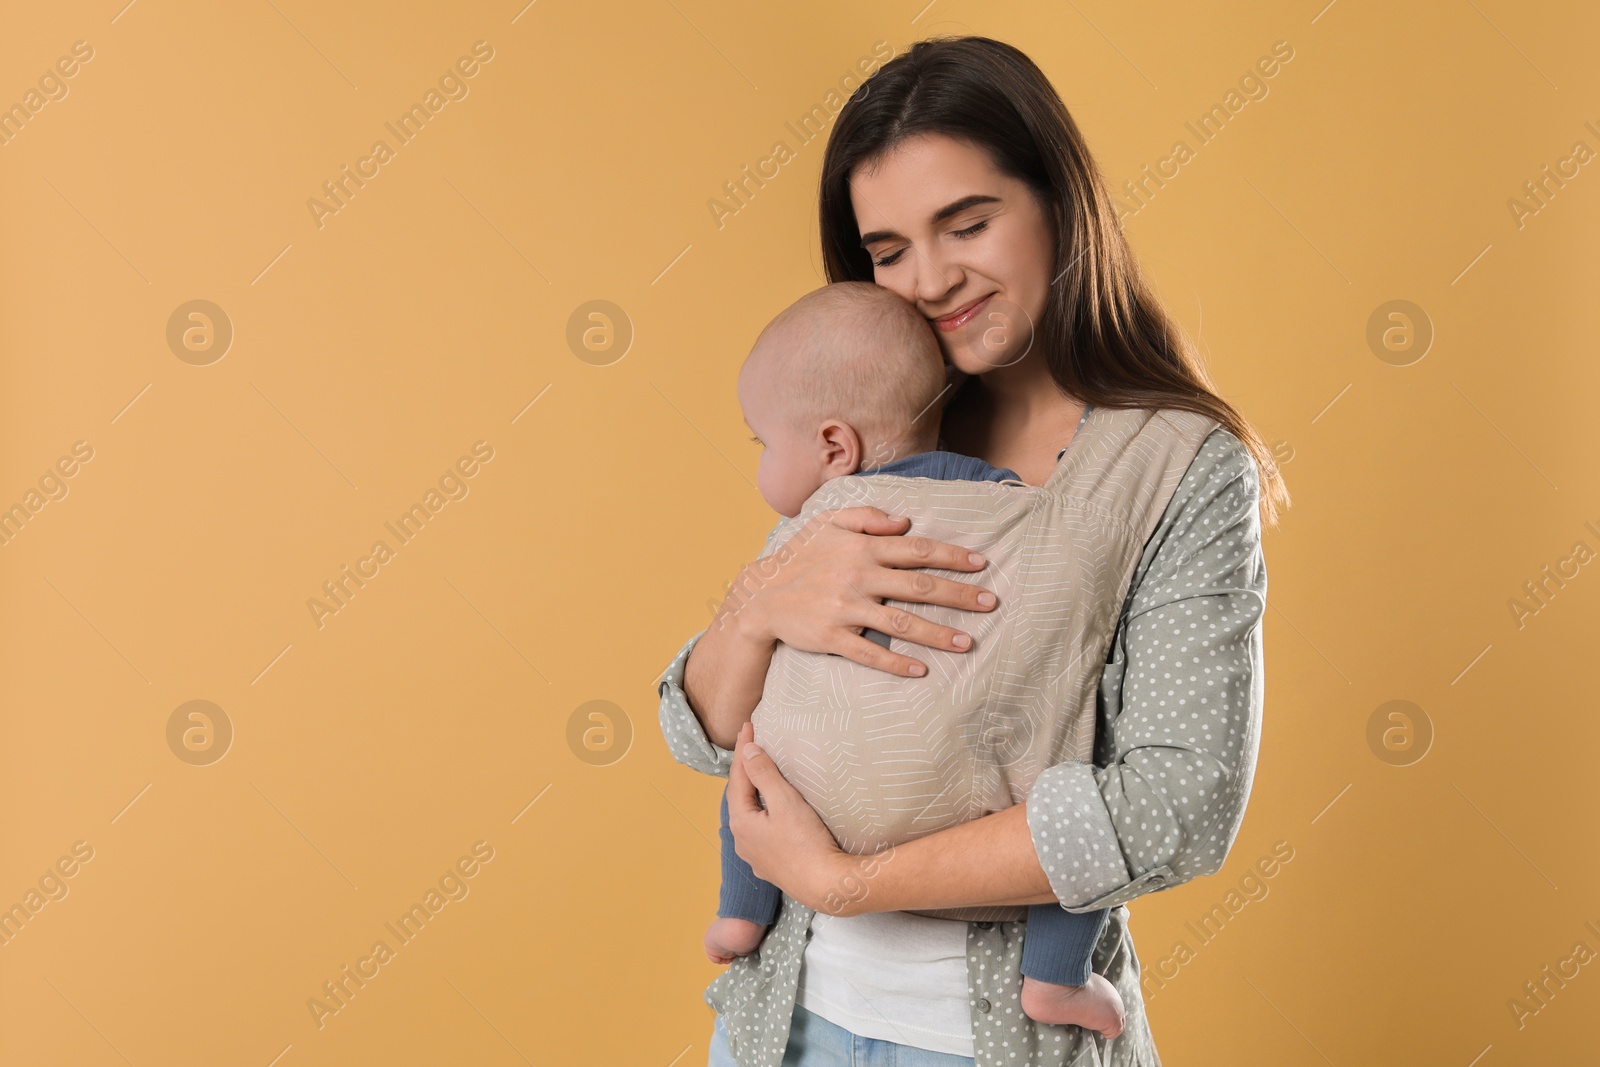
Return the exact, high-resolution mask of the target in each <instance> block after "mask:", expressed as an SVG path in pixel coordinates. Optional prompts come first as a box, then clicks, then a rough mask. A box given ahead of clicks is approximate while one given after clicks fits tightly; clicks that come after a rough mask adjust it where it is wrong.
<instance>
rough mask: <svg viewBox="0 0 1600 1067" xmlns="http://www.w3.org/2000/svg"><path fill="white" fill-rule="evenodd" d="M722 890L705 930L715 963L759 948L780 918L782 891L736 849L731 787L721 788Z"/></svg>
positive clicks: (746, 954) (710, 958)
mask: <svg viewBox="0 0 1600 1067" xmlns="http://www.w3.org/2000/svg"><path fill="white" fill-rule="evenodd" d="M719 833H720V836H721V838H722V889H721V893H720V896H719V898H718V901H717V918H716V919H715V920H714V921H713V922H712V923H711V926H710V927H709V928H707V930H706V939H705V941H706V944H705V947H706V958H707V959H709V960H711V962H712V963H732V962H733V960H734V958H735V957H736V956H748V955H749V954H750V953H752V952H754V951H755V950H756V946H757V945H759V944H760V943H761V938H762V937H763V936H764V935H765V934H766V932H767V927H769V926H771V925H772V920H773V919H775V918H777V915H778V905H779V904H780V903H781V902H782V897H783V893H782V890H780V889H779V888H778V887H777V886H775V885H773V884H772V883H771V882H764V881H762V880H761V879H760V878H757V877H756V874H755V872H754V871H752V870H751V869H750V865H749V864H748V863H746V862H745V861H744V860H742V859H740V858H739V854H738V853H737V852H736V851H734V847H733V831H732V830H730V829H728V790H727V788H726V787H724V788H723V790H722V828H721V830H720V831H719Z"/></svg>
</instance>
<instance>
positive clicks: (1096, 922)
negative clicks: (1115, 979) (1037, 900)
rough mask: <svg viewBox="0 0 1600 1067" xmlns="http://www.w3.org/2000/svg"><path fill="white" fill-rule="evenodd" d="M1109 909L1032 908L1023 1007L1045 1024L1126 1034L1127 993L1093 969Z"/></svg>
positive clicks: (1110, 1035)
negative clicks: (1124, 998) (1080, 911)
mask: <svg viewBox="0 0 1600 1067" xmlns="http://www.w3.org/2000/svg"><path fill="white" fill-rule="evenodd" d="M1109 914H1110V911H1109V909H1101V910H1100V911H1091V912H1086V913H1084V914H1082V915H1079V914H1075V913H1073V912H1070V911H1067V910H1066V909H1065V908H1063V907H1061V905H1059V904H1035V905H1033V906H1032V907H1030V908H1029V909H1028V928H1027V931H1026V933H1024V935H1023V941H1022V1010H1023V1013H1024V1014H1026V1015H1027V1016H1028V1018H1030V1019H1033V1020H1034V1021H1036V1022H1041V1023H1057V1024H1061V1025H1070V1026H1081V1027H1084V1028H1085V1029H1088V1030H1095V1031H1098V1032H1099V1033H1100V1035H1101V1036H1103V1037H1105V1038H1108V1039H1109V1038H1113V1037H1116V1036H1117V1035H1118V1034H1120V1033H1122V1027H1123V1024H1124V1022H1125V1019H1124V1009H1123V1004H1122V994H1120V993H1118V992H1117V988H1116V986H1114V985H1112V984H1111V983H1110V982H1108V981H1106V979H1105V978H1104V977H1103V976H1101V975H1098V974H1095V973H1094V972H1093V971H1091V970H1090V969H1089V960H1090V958H1091V957H1092V956H1093V955H1094V947H1095V944H1096V943H1097V942H1098V941H1099V940H1100V934H1101V933H1102V931H1103V930H1104V929H1105V923H1106V917H1107V916H1108V915H1109Z"/></svg>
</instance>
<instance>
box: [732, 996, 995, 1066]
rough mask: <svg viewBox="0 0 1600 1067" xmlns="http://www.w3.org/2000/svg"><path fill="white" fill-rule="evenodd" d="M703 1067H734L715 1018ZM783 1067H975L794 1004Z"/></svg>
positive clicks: (966, 1059)
mask: <svg viewBox="0 0 1600 1067" xmlns="http://www.w3.org/2000/svg"><path fill="white" fill-rule="evenodd" d="M706 1067H738V1065H737V1064H736V1063H734V1061H733V1056H732V1055H731V1054H730V1053H729V1052H728V1034H727V1031H726V1029H725V1028H724V1026H723V1023H722V1016H720V1015H719V1016H717V1021H716V1023H715V1024H714V1025H713V1026H712V1028H711V1058H710V1059H709V1060H708V1061H707V1064H706ZM783 1067H975V1065H974V1062H973V1059H972V1057H971V1056H953V1055H951V1054H950V1053H948V1052H934V1051H931V1050H929V1049H925V1048H917V1047H915V1046H913V1045H900V1044H896V1043H895V1042H893V1041H881V1040H879V1039H878V1038H875V1037H857V1036H856V1035H855V1034H852V1033H851V1032H850V1031H849V1030H846V1029H845V1028H844V1027H842V1026H836V1025H834V1024H833V1023H831V1022H829V1021H828V1020H827V1019H824V1018H823V1017H822V1016H820V1015H817V1014H815V1013H814V1012H809V1011H806V1009H805V1008H803V1007H801V1006H800V1005H799V1004H798V1003H797V1004H795V1006H794V1017H793V1019H792V1020H791V1021H790V1023H789V1044H788V1046H787V1047H786V1048H785V1049H784V1052H783Z"/></svg>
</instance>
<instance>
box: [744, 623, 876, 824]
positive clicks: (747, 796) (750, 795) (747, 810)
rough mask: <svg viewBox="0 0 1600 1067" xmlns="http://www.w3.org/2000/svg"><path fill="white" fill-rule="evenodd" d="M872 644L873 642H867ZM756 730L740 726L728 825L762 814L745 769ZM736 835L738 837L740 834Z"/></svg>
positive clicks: (749, 725)
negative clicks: (745, 749)
mask: <svg viewBox="0 0 1600 1067" xmlns="http://www.w3.org/2000/svg"><path fill="white" fill-rule="evenodd" d="M867 643H868V644H871V643H872V642H870V641H869V642H867ZM755 734H756V730H755V727H754V726H752V725H751V724H750V723H748V722H747V723H745V724H744V725H743V726H741V727H739V739H738V740H737V741H735V742H734V743H733V762H732V765H731V766H729V768H728V827H729V829H732V828H733V821H734V819H736V818H741V817H743V816H746V815H759V814H761V804H760V803H759V802H758V800H757V796H756V787H755V783H754V782H752V781H751V780H750V775H749V773H748V772H747V771H746V770H745V758H744V746H745V745H747V744H749V743H750V742H751V741H752V740H754V739H755ZM734 837H735V838H736V839H737V837H738V835H737V834H735V835H734Z"/></svg>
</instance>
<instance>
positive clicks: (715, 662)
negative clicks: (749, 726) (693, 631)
mask: <svg viewBox="0 0 1600 1067" xmlns="http://www.w3.org/2000/svg"><path fill="white" fill-rule="evenodd" d="M737 588H738V589H739V590H740V592H742V590H743V582H742V581H741V582H740V583H739V584H738V587H737ZM753 619H754V615H753V607H752V605H751V603H750V602H749V600H748V599H742V598H741V596H740V595H739V594H738V593H736V594H735V595H732V596H730V597H729V598H728V599H727V600H725V601H724V602H723V605H722V609H721V610H720V611H718V612H717V616H716V618H714V619H713V620H711V625H710V626H708V627H707V628H706V632H705V633H704V634H703V635H702V636H701V638H700V640H699V641H696V642H695V646H694V648H692V649H690V650H689V658H688V660H687V661H685V663H684V665H683V695H684V696H685V697H687V698H688V700H689V707H691V708H692V709H694V713H695V716H696V717H697V718H699V720H700V726H701V728H702V729H703V730H705V732H706V737H707V739H709V740H710V741H711V743H712V744H714V745H716V746H718V747H719V748H726V749H731V748H733V746H734V742H735V741H736V740H737V739H738V737H739V727H741V726H743V725H744V724H745V723H747V722H749V721H750V715H751V713H752V712H754V711H755V708H756V705H757V704H758V703H760V701H761V689H762V686H763V685H764V684H765V682H766V679H767V668H768V667H770V666H771V665H772V650H773V648H774V647H776V644H777V642H775V641H773V640H771V639H770V638H765V637H763V636H762V635H761V634H760V633H759V632H757V628H756V627H755V626H753V625H751V623H752V622H753Z"/></svg>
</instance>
